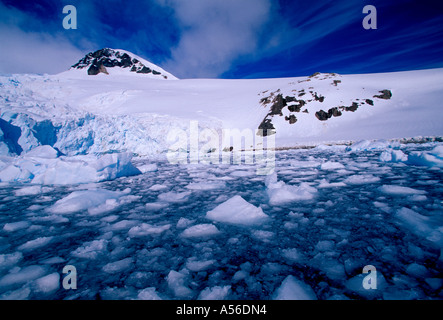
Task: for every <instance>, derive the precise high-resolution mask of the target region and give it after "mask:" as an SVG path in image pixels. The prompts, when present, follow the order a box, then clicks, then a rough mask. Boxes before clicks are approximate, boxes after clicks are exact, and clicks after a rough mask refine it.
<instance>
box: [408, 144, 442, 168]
mask: <svg viewBox="0 0 443 320" xmlns="http://www.w3.org/2000/svg"><path fill="white" fill-rule="evenodd" d="M407 163H408V164H411V165H417V166H427V167H434V166H435V167H440V168H443V146H441V145H440V146H436V147H435V148H434V149H432V150H431V151H428V152H423V151H413V152H411V153H410V154H409V155H408V161H407Z"/></svg>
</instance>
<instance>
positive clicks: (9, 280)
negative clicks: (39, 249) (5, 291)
mask: <svg viewBox="0 0 443 320" xmlns="http://www.w3.org/2000/svg"><path fill="white" fill-rule="evenodd" d="M45 273H46V268H44V267H42V266H38V265H31V266H27V267H24V268H21V269H19V270H18V271H16V272H11V273H8V274H6V275H5V276H3V277H2V278H0V287H6V286H12V285H18V284H24V283H27V282H29V281H32V280H35V279H37V278H40V277H42V276H43V275H44V274H45Z"/></svg>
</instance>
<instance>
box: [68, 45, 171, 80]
mask: <svg viewBox="0 0 443 320" xmlns="http://www.w3.org/2000/svg"><path fill="white" fill-rule="evenodd" d="M115 67H118V68H123V69H129V71H130V72H135V73H141V74H149V73H152V74H153V75H158V76H163V77H164V78H165V79H166V78H167V76H166V75H162V73H161V72H160V71H157V70H153V69H151V68H149V67H147V66H145V65H144V64H143V63H141V62H140V61H139V60H138V59H135V58H132V57H131V56H130V55H129V54H127V53H126V52H120V51H118V50H114V49H109V48H104V49H100V50H97V51H94V52H90V53H88V54H87V55H86V56H84V57H83V58H82V59H80V61H79V62H77V63H76V64H74V65H73V66H72V67H71V68H73V69H84V68H88V75H97V74H99V73H104V74H109V73H108V71H107V69H106V68H115Z"/></svg>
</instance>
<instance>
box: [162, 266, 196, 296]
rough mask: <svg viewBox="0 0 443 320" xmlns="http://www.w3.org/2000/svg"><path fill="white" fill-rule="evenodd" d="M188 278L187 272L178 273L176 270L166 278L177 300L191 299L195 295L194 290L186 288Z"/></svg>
mask: <svg viewBox="0 0 443 320" xmlns="http://www.w3.org/2000/svg"><path fill="white" fill-rule="evenodd" d="M186 278H187V274H186V273H185V272H183V271H182V272H177V271H174V270H171V271H170V272H169V273H168V275H167V277H166V281H167V283H168V287H169V289H170V290H171V291H172V292H173V293H174V295H175V296H176V297H177V298H180V299H185V298H188V299H189V298H190V297H191V296H192V294H193V293H192V290H191V289H189V288H188V287H187V286H186Z"/></svg>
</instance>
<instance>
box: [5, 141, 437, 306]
mask: <svg viewBox="0 0 443 320" xmlns="http://www.w3.org/2000/svg"><path fill="white" fill-rule="evenodd" d="M435 146H436V145H435V144H423V145H416V144H410V145H402V146H397V149H398V150H392V149H390V148H389V147H387V146H383V147H382V148H373V149H371V150H368V148H366V149H361V150H356V149H354V150H353V149H352V148H350V149H348V150H346V149H345V148H344V147H318V148H315V149H310V150H289V151H281V152H277V154H276V173H277V175H276V176H275V175H274V176H258V175H256V171H255V167H254V165H245V164H242V165H224V164H218V165H214V164H211V165H204V164H197V165H194V164H193V165H191V164H188V165H174V164H169V163H168V162H166V161H164V162H163V161H158V162H157V163H156V165H154V164H150V163H149V161H147V160H139V161H138V163H136V165H137V166H138V167H139V168H148V169H149V170H141V171H142V172H144V173H143V174H141V175H137V176H133V177H122V178H118V179H116V180H113V181H106V182H100V183H93V184H84V185H63V186H56V185H51V186H29V185H27V186H25V185H19V184H2V185H1V186H0V211H1V213H0V297H1V298H3V299H98V298H101V299H285V298H289V299H297V298H302V299H303V298H308V299H314V298H317V299H348V298H351V299H361V298H369V299H372V298H380V299H417V298H418V299H426V298H431V299H441V298H442V297H443V293H442V287H443V272H442V270H443V257H442V248H443V202H442V200H443V198H442V194H443V171H442V170H443V169H442V167H441V166H440V165H438V163H437V164H436V165H427V164H429V163H426V162H424V163H419V162H418V163H414V164H412V163H408V162H407V161H406V159H407V156H408V155H411V154H412V155H414V157H415V158H418V159H422V158H423V159H428V158H427V155H432V151H431V150H436V149H435ZM400 150H401V152H402V153H403V155H402V156H401V154H400V156H399V151H400ZM424 151H425V153H423V152H424ZM426 152H431V153H426ZM391 154H392V155H395V157H394V156H391ZM420 155H422V158H420ZM428 160H429V159H428ZM415 164H420V165H415ZM434 164H435V163H434ZM66 265H72V266H75V268H76V270H77V289H70V290H66V289H64V288H63V286H62V281H63V279H64V277H66V274H63V273H62V270H63V267H64V266H66ZM365 265H373V266H374V267H376V269H377V284H378V287H377V289H368V290H367V289H364V288H363V287H362V281H363V278H364V276H365V275H364V274H362V269H363V267H364V266H365Z"/></svg>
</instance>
